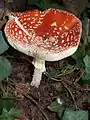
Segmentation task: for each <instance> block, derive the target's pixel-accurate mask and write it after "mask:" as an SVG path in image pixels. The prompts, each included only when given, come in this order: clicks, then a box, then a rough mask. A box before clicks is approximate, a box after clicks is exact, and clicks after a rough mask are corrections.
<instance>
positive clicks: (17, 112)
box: [9, 108, 22, 117]
mask: <svg viewBox="0 0 90 120" xmlns="http://www.w3.org/2000/svg"><path fill="white" fill-rule="evenodd" d="M21 112H22V111H21V110H20V109H16V108H12V109H11V110H10V111H9V114H10V115H11V116H13V117H18V116H19V115H20V114H21Z"/></svg>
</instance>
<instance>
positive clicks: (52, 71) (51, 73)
mask: <svg viewBox="0 0 90 120" xmlns="http://www.w3.org/2000/svg"><path fill="white" fill-rule="evenodd" d="M47 72H48V78H49V79H50V78H53V77H55V76H56V74H57V70H56V69H55V68H52V67H48V68H47Z"/></svg>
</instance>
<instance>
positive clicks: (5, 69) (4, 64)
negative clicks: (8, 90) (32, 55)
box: [0, 56, 12, 80]
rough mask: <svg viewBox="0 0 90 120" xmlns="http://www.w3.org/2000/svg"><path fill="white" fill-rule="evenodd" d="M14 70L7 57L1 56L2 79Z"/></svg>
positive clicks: (0, 73) (0, 72)
mask: <svg viewBox="0 0 90 120" xmlns="http://www.w3.org/2000/svg"><path fill="white" fill-rule="evenodd" d="M11 71H12V66H11V63H10V62H9V61H8V59H6V58H5V57H2V56H0V80H4V79H5V78H7V77H8V76H9V75H10V74H11Z"/></svg>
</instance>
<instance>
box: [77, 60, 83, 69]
mask: <svg viewBox="0 0 90 120" xmlns="http://www.w3.org/2000/svg"><path fill="white" fill-rule="evenodd" d="M76 67H77V68H79V69H80V68H84V67H85V65H84V62H83V59H78V60H76Z"/></svg>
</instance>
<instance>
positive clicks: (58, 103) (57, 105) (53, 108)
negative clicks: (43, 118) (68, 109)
mask: <svg viewBox="0 0 90 120" xmlns="http://www.w3.org/2000/svg"><path fill="white" fill-rule="evenodd" d="M62 107H63V108H64V105H63V101H61V100H60V99H59V98H58V99H57V100H56V101H55V102H53V103H51V105H49V106H48V109H49V110H50V111H52V112H58V111H59V110H61V108H62ZM61 112H62V111H61Z"/></svg>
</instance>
